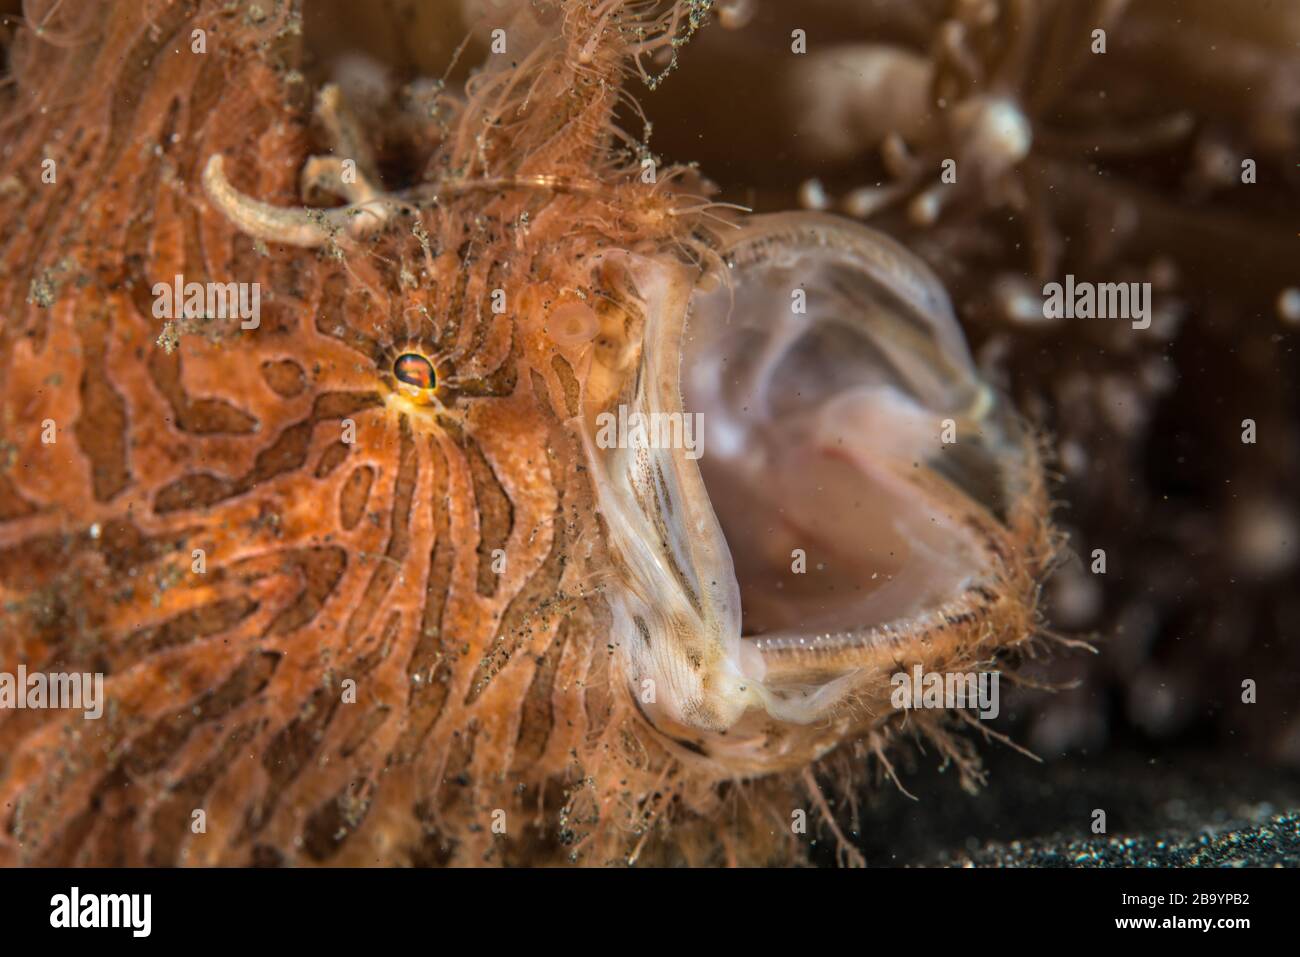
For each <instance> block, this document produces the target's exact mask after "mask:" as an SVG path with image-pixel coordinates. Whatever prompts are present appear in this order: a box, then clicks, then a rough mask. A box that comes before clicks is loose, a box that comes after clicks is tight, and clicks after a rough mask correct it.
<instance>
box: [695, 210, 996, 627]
mask: <svg viewBox="0 0 1300 957" xmlns="http://www.w3.org/2000/svg"><path fill="white" fill-rule="evenodd" d="M725 256H726V262H727V267H728V273H729V278H730V282H729V283H727V282H717V283H715V284H714V285H713V286H712V288H707V289H703V290H699V291H697V292H696V294H695V296H694V298H693V300H692V305H691V310H690V314H689V316H688V319H687V323H686V328H685V332H684V336H683V344H682V379H681V385H682V398H683V407H684V410H685V411H686V412H688V413H700V414H702V421H703V423H704V429H705V435H706V437H707V443H706V446H705V448H706V450H707V452H706V454H705V455H704V456H703V457H702V458H701V460H700V462H699V467H700V474H701V477H702V479H703V481H704V486H705V489H706V491H707V494H708V497H709V500H710V501H711V503H712V505H713V509H714V512H715V514H716V516H717V519H718V522H719V524H720V526H721V531H722V535H723V537H724V538H725V540H726V545H727V549H728V550H729V552H730V554H731V558H732V564H733V567H734V571H735V577H736V581H737V584H738V586H739V591H740V604H741V635H742V637H744V638H747V639H753V640H754V641H755V643H756V645H757V646H758V648H759V649H760V650H763V651H776V650H779V649H782V648H784V647H790V646H802V647H805V648H806V647H809V646H810V644H819V643H820V644H827V643H835V642H837V641H838V642H841V643H842V642H853V641H862V640H866V639H867V636H869V635H870V634H871V633H872V632H873V630H874V629H878V628H880V627H882V626H887V625H889V624H890V623H891V622H896V621H899V620H902V619H907V618H909V617H912V616H915V615H918V614H921V613H923V612H925V611H927V610H933V609H935V608H938V607H939V606H941V605H943V604H944V603H945V602H948V601H950V600H952V599H954V598H955V597H957V596H958V595H960V594H961V593H962V592H963V591H964V590H965V589H966V588H968V587H970V586H971V585H972V584H973V583H975V582H977V581H979V580H981V579H983V578H985V577H987V576H988V575H989V573H990V571H991V569H992V556H991V554H990V552H989V549H988V547H987V546H986V544H985V542H984V540H983V538H982V536H981V534H980V532H979V527H978V525H977V524H975V523H974V522H972V520H971V513H972V511H973V510H977V509H983V510H986V511H987V512H989V513H992V514H993V515H995V516H996V515H1000V514H1002V513H1003V512H1004V510H1005V495H1006V489H1007V477H1006V475H1005V474H1004V466H1003V464H1002V462H1001V460H1000V458H999V454H1000V453H1002V452H1004V451H1005V450H1007V449H1008V448H1010V444H1009V442H1008V438H1009V436H1008V434H1007V433H1008V427H1007V425H1006V424H1005V423H999V422H996V421H995V420H994V417H993V416H992V414H991V413H992V412H993V408H992V406H993V399H992V395H991V393H990V392H989V390H988V388H987V387H986V386H984V385H983V384H982V383H980V381H979V380H978V378H977V377H976V374H975V371H974V368H973V366H972V364H971V361H970V359H969V356H968V354H967V351H966V347H965V343H964V341H963V339H962V336H961V333H960V331H959V329H958V326H957V324H956V321H955V319H954V317H953V315H952V310H951V307H950V306H949V304H948V301H947V298H946V296H945V295H944V293H943V292H942V290H941V289H940V287H939V286H938V284H937V280H935V279H934V278H933V277H932V276H931V275H930V274H929V272H928V271H926V270H925V269H924V267H922V266H920V264H919V263H917V261H916V260H915V259H914V258H913V257H912V256H911V254H909V253H907V252H906V251H905V250H903V249H902V248H901V247H898V246H897V245H896V244H894V243H893V242H892V241H890V240H888V239H887V238H886V237H883V236H880V235H877V234H874V233H871V232H869V231H868V230H866V229H863V228H861V227H857V226H854V225H851V224H846V223H842V222H841V221H839V220H835V219H833V218H830V217H818V216H811V215H807V214H802V215H789V216H786V215H781V216H773V217H759V218H758V219H757V220H755V222H754V223H753V224H751V225H750V226H749V227H748V228H747V229H746V230H745V235H743V236H742V237H741V238H739V239H738V240H737V241H734V242H733V243H732V244H731V245H730V246H729V247H728V249H727V250H726V252H725Z"/></svg>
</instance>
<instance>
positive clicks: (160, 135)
mask: <svg viewBox="0 0 1300 957" xmlns="http://www.w3.org/2000/svg"><path fill="white" fill-rule="evenodd" d="M270 6H271V8H272V9H271V10H269V11H261V10H260V8H259V12H260V13H261V16H251V15H249V14H248V12H247V11H243V10H242V8H240V7H239V5H237V4H236V5H231V4H228V3H225V2H224V0H220V2H218V0H201V2H196V3H193V4H189V5H183V4H136V3H127V2H114V3H103V4H100V3H90V2H83V3H72V2H69V3H67V4H66V5H65V6H64V7H62V8H61V12H60V14H59V24H58V26H59V27H60V29H62V30H64V31H66V32H67V33H68V34H69V35H72V34H75V35H76V36H77V37H78V43H77V45H76V46H75V47H74V46H70V45H67V44H62V45H61V44H55V43H50V42H47V39H48V36H49V35H50V33H51V31H53V29H54V26H55V25H53V24H52V25H50V29H49V30H47V31H46V35H44V36H42V35H37V34H35V33H33V32H31V31H26V32H23V33H20V35H19V36H18V38H17V39H16V40H15V42H14V46H13V49H12V51H11V56H10V61H9V62H10V63H11V65H12V67H13V69H14V72H15V76H16V80H17V82H16V84H15V89H13V90H11V91H9V92H7V93H4V94H0V95H4V96H7V97H9V99H8V100H7V101H5V103H4V105H5V107H6V109H7V110H8V113H7V114H0V116H5V115H7V116H9V118H10V126H9V129H8V131H7V134H6V135H8V136H11V137H12V138H13V143H12V147H11V148H10V149H9V150H7V152H6V154H5V157H4V168H3V169H2V170H0V174H2V175H0V310H3V318H4V336H3V339H2V340H0V370H2V371H0V403H2V404H0V464H2V466H3V467H2V468H0V672H4V673H12V674H16V673H17V672H18V670H19V668H20V667H21V668H22V669H23V671H24V673H27V674H42V675H64V676H70V675H82V674H85V675H99V676H100V677H101V679H102V682H103V689H104V701H103V705H104V707H103V709H102V714H101V715H100V716H98V717H96V718H90V717H88V716H87V715H86V714H85V713H84V711H85V709H82V710H73V709H66V708H64V709H61V708H58V707H43V708H31V709H22V710H18V709H14V710H11V709H4V710H0V863H28V864H57V863H95V864H155V865H167V864H200V865H202V864H208V865H211V864H250V863H252V864H267V865H271V864H353V865H357V864H406V863H414V864H484V863H507V864H518V863H541V862H548V861H554V860H559V861H574V862H579V863H586V864H609V863H627V862H650V861H656V862H686V863H717V862H732V863H746V862H788V861H794V860H798V859H800V856H801V855H802V854H804V853H805V851H806V847H807V844H806V842H807V840H808V839H809V838H808V836H807V835H805V834H803V832H800V831H792V829H791V827H790V821H791V814H792V812H793V811H795V810H797V809H799V808H807V809H809V810H811V811H812V812H814V813H815V814H817V815H819V816H820V817H821V818H822V819H823V822H824V824H825V825H826V826H828V827H830V828H831V830H832V831H833V832H834V833H835V835H836V836H837V838H838V839H839V842H840V844H841V850H842V852H843V857H844V859H846V860H855V859H856V852H855V851H853V849H852V847H851V846H850V845H849V842H848V841H847V840H846V839H845V838H844V836H843V833H842V829H841V828H840V827H839V825H838V824H837V823H836V820H835V811H834V810H833V809H832V807H831V802H828V801H827V800H826V799H825V797H824V796H823V793H822V791H823V788H825V787H835V786H838V787H842V788H851V787H854V786H856V785H857V784H858V783H860V780H861V778H862V777H864V776H865V774H866V773H867V772H868V770H869V769H870V771H871V773H876V772H878V771H880V770H881V769H884V770H885V771H887V773H889V774H890V775H892V774H893V769H892V765H891V763H890V757H889V755H890V754H891V749H892V747H893V745H894V742H895V741H897V740H899V739H900V738H906V737H909V736H920V737H923V738H924V739H926V740H927V741H929V742H932V743H933V744H934V745H935V746H936V747H937V750H938V752H939V754H940V755H941V756H942V757H944V758H948V759H951V760H953V761H955V762H956V763H957V764H958V765H959V767H960V768H961V769H962V771H963V773H964V774H967V773H970V774H973V773H974V769H975V766H976V759H975V753H974V748H973V745H972V744H971V743H970V738H971V736H972V735H971V733H969V732H968V733H965V734H962V733H960V731H961V728H962V726H963V725H966V724H974V725H976V726H979V722H977V721H976V720H975V719H974V718H973V717H971V716H970V714H969V713H968V712H967V711H965V710H962V709H955V710H954V709H951V708H937V709H932V710H928V709H919V710H918V709H914V708H910V707H903V708H900V707H898V706H897V705H896V702H894V701H893V700H891V693H892V692H893V691H894V690H895V686H896V682H895V680H894V679H895V676H897V675H898V674H900V673H902V674H910V673H912V671H913V670H914V669H916V668H919V669H920V670H921V671H922V672H925V673H940V674H948V673H976V672H980V673H985V672H993V673H1006V674H1010V673H1012V672H1013V671H1014V668H1015V666H1016V664H1017V663H1018V661H1019V660H1020V659H1021V658H1023V657H1024V656H1025V655H1026V654H1028V653H1029V652H1030V651H1031V650H1032V648H1033V647H1034V639H1035V635H1036V634H1037V631H1038V624H1039V623H1038V620H1037V604H1036V603H1037V591H1038V584H1039V582H1040V580H1041V578H1042V576H1043V574H1044V573H1045V571H1046V568H1047V566H1048V563H1049V562H1050V560H1051V555H1052V535H1051V532H1050V527H1049V523H1048V519H1047V511H1048V502H1047V496H1046V492H1045V487H1044V480H1043V472H1042V467H1041V464H1040V462H1039V460H1038V455H1037V451H1036V449H1037V446H1036V442H1035V440H1034V437H1033V436H1032V435H1031V433H1030V432H1029V430H1027V429H1026V428H1023V427H1022V426H1021V424H1020V423H1019V420H1018V419H1017V417H1016V416H1015V414H1014V413H1013V411H1012V410H1011V409H1010V408H1009V407H1008V406H1007V404H1006V402H1005V401H1004V400H1003V399H1002V398H1001V397H1000V396H999V395H998V394H997V392H996V391H995V390H994V389H992V388H991V387H990V386H989V385H988V384H986V383H985V382H984V381H982V379H981V377H980V375H979V373H978V372H977V371H976V369H975V367H974V365H973V363H972V360H971V357H970V354H969V352H968V349H967V347H966V344H965V342H964V339H963V336H962V333H961V330H960V328H959V326H958V324H957V321H956V319H955V317H954V314H953V309H952V306H951V304H950V303H949V301H948V298H947V296H946V294H945V292H944V290H943V289H942V288H941V287H940V285H939V283H938V281H937V280H936V279H935V277H934V276H933V275H932V274H931V272H930V271H929V270H928V269H927V268H926V267H925V266H924V265H923V264H922V263H921V262H920V261H919V260H918V259H917V258H916V257H914V256H913V255H912V254H911V253H909V252H908V251H907V250H906V249H904V248H903V247H902V246H900V245H898V244H897V243H895V242H893V241H892V240H890V239H889V238H888V237H886V236H885V235H883V234H880V233H877V232H874V231H872V230H869V229H867V228H865V227H862V226H860V225H856V224H854V223H851V222H849V221H847V220H842V219H838V218H835V217H831V216H827V215H821V214H812V213H803V214H778V215H762V216H745V215H738V214H737V213H736V211H734V210H729V209H725V208H723V207H721V206H720V205H717V204H713V203H711V202H710V201H709V197H708V189H707V186H706V185H705V184H704V183H703V182H702V181H701V180H700V178H699V177H698V175H697V174H696V173H695V172H694V171H693V170H690V169H688V168H685V167H665V166H663V165H662V164H661V163H660V162H659V160H658V158H657V157H654V156H653V154H651V153H650V152H649V149H648V147H647V145H646V143H645V142H644V141H643V140H640V139H638V138H636V137H635V136H633V135H630V134H629V133H627V132H625V131H624V130H622V129H620V127H619V126H618V125H617V124H616V115H623V114H624V112H625V111H623V110H621V109H620V106H621V105H625V104H626V103H627V102H628V99H629V95H628V93H627V86H628V83H627V81H628V79H629V77H635V76H637V75H640V76H642V77H643V78H645V79H647V80H649V81H650V85H651V86H652V87H653V86H654V85H657V83H658V82H659V80H661V79H662V73H663V72H665V71H667V70H670V69H671V66H672V63H673V61H674V58H675V57H676V56H678V55H682V56H687V55H689V50H685V51H681V50H680V48H681V47H682V46H683V44H684V43H685V41H686V40H687V39H688V38H689V36H690V34H691V33H693V32H694V31H695V30H696V29H698V28H699V27H701V26H703V24H704V23H705V22H706V20H707V19H708V16H709V6H710V5H709V4H708V3H707V2H686V0H681V2H676V3H670V2H663V3H650V4H647V3H639V2H625V0H603V2H560V0H545V2H540V0H539V2H531V3H519V4H513V5H511V4H505V5H502V4H493V5H487V6H486V8H485V9H487V12H485V13H484V14H483V20H482V22H480V23H479V24H478V26H477V27H476V28H475V29H476V35H477V36H480V37H481V38H482V39H484V40H485V46H488V47H489V48H490V49H491V50H492V52H491V53H487V54H485V56H486V62H485V63H484V66H483V67H482V69H481V70H479V71H477V72H476V73H474V74H473V75H472V77H471V78H470V79H469V81H468V82H467V84H466V86H465V89H464V91H463V95H462V94H455V95H453V94H452V93H451V92H449V91H446V90H442V89H441V88H439V91H438V92H437V95H436V97H435V102H434V104H433V108H427V109H424V110H423V111H422V112H420V114H419V116H418V117H413V116H411V115H406V114H404V115H403V116H402V117H400V123H395V124H394V126H393V129H395V130H399V132H394V133H392V141H391V142H388V143H387V144H386V146H385V148H386V149H387V150H389V151H390V152H391V151H392V150H394V149H399V150H404V151H407V152H410V151H415V150H417V149H420V148H424V147H426V146H427V147H428V149H427V151H426V152H425V154H424V155H422V156H421V161H424V160H427V163H425V165H424V166H423V170H422V172H421V173H420V174H419V176H418V178H417V181H416V182H414V183H409V184H405V185H398V184H394V183H385V182H384V181H383V179H384V172H385V171H390V172H389V173H388V175H393V174H392V173H391V170H393V169H396V168H407V167H411V166H415V165H418V164H411V163H407V164H405V165H403V164H400V163H393V162H392V161H391V160H392V157H391V156H389V157H387V161H386V162H381V161H380V160H381V158H380V157H378V156H377V155H376V152H375V146H374V141H375V139H376V138H377V137H376V135H375V134H376V133H377V132H378V130H376V129H372V128H368V127H367V125H366V124H364V123H360V122H359V121H358V120H357V119H356V118H355V117H352V116H351V115H350V114H349V112H348V110H347V106H346V104H345V103H344V102H343V101H342V99H341V97H340V95H339V91H338V90H337V89H336V88H334V87H332V86H327V87H325V88H324V89H323V90H322V91H320V93H319V95H318V96H317V98H316V105H315V120H316V125H315V127H314V129H315V134H314V135H315V136H317V137H320V136H323V137H324V138H325V139H326V140H328V152H320V151H319V147H320V143H319V142H318V140H316V139H313V138H312V134H311V133H310V132H309V127H308V124H307V123H306V122H305V120H306V117H305V116H304V110H303V108H302V106H301V105H300V104H298V103H297V102H296V96H295V94H296V88H297V85H298V83H299V81H300V79H301V78H300V77H295V78H293V79H290V78H289V74H290V73H291V72H292V71H290V70H289V68H288V67H287V65H286V62H285V61H284V60H282V59H281V56H282V52H281V51H283V50H285V49H286V48H287V49H290V50H292V49H293V46H294V44H295V43H298V42H300V38H301V35H302V24H301V19H300V14H299V11H298V8H297V6H296V5H294V4H271V5H270ZM468 6H470V7H473V6H474V5H473V4H470V5H468ZM155 8H156V9H155ZM493 17H495V18H496V19H491V18H493ZM196 31H201V32H202V33H203V35H204V36H206V37H208V38H209V40H208V44H207V46H206V47H205V48H204V49H203V50H202V51H199V49H198V45H197V43H196V41H195V40H194V39H193V38H194V37H195V36H197V35H198V34H197V33H196ZM489 37H491V41H490V45H489V44H488V42H487V38H489ZM212 38H220V40H221V42H219V43H216V42H212ZM124 49H129V50H130V51H131V52H130V54H129V55H126V56H124V55H123V53H122V51H123V50H124ZM679 51H680V52H679ZM87 64H89V66H87ZM88 70H89V71H90V75H93V76H94V77H95V79H96V82H95V83H94V84H91V85H90V86H89V87H88V86H87V84H86V83H85V77H86V75H87V71H88ZM56 103H57V104H59V107H58V111H57V114H58V116H57V120H56V119H53V118H50V116H47V115H46V110H45V105H46V104H56ZM33 104H34V105H33ZM426 106H427V104H426ZM22 110H29V111H30V113H29V114H24V113H22V112H21V111H22ZM22 115H29V118H30V122H28V123H27V124H25V125H22V124H14V123H13V122H12V119H13V118H14V117H19V116H22ZM382 119H384V117H372V118H371V120H372V122H371V126H373V125H375V124H376V123H378V122H379V121H380V120H382ZM388 119H391V117H389V118H388ZM54 123H57V124H58V127H59V130H60V134H59V135H58V136H55V135H53V133H52V132H51V130H52V126H51V124H54ZM400 131H404V132H400ZM51 144H54V145H51ZM394 144H396V145H394ZM50 150H54V151H55V152H56V153H57V155H56V156H55V157H54V159H55V160H56V162H57V166H58V169H59V171H60V172H59V174H58V179H57V181H56V182H53V183H49V184H43V183H42V182H41V179H40V176H41V171H42V159H43V157H45V155H46V153H47V152H48V151H50ZM313 153H315V155H312V154H313ZM320 197H326V199H325V201H324V202H325V203H327V204H329V203H332V205H306V203H307V202H313V203H314V202H316V201H318V200H319V199H320ZM191 287H193V288H195V289H197V290H198V292H197V296H198V297H199V300H200V301H201V302H202V303H203V304H202V305H199V306H197V307H196V308H192V309H191V308H189V307H187V306H185V305H184V302H183V300H184V301H188V299H189V293H188V292H186V290H189V289H191ZM214 287H215V291H216V292H217V293H222V294H223V295H218V296H217V298H216V305H217V308H215V309H214V308H213V302H214V299H213V292H214ZM244 287H255V288H256V290H257V291H258V296H259V297H260V298H259V299H253V300H251V301H255V302H260V312H259V313H258V314H256V315H253V314H248V315H245V314H232V310H231V309H227V308H226V306H233V304H234V303H235V302H241V303H242V302H245V301H248V297H244V298H240V297H239V296H237V295H234V294H233V292H232V294H230V295H224V293H225V292H228V291H232V290H235V289H236V288H238V289H241V290H242V289H243V288H244ZM173 290H174V291H175V294H174V295H173ZM173 305H174V306H176V307H177V308H176V309H173V310H172V311H170V312H169V311H168V309H169V308H170V307H171V306H173ZM237 312H238V311H237V310H235V313H237ZM197 822H201V826H198V823H197Z"/></svg>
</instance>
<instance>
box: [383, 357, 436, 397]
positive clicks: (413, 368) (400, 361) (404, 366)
mask: <svg viewBox="0 0 1300 957" xmlns="http://www.w3.org/2000/svg"><path fill="white" fill-rule="evenodd" d="M393 376H394V377H395V378H396V379H397V381H398V382H400V383H401V384H402V391H403V392H406V393H407V394H409V395H411V396H412V397H413V398H417V399H427V398H428V397H429V396H430V395H431V394H432V392H433V390H434V389H436V388H437V387H438V373H437V372H436V371H435V370H434V368H433V363H432V362H430V361H429V360H428V359H426V358H425V357H424V356H422V355H420V354H418V353H415V352H404V353H402V354H401V355H400V356H398V357H397V358H396V359H395V360H394V361H393Z"/></svg>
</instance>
